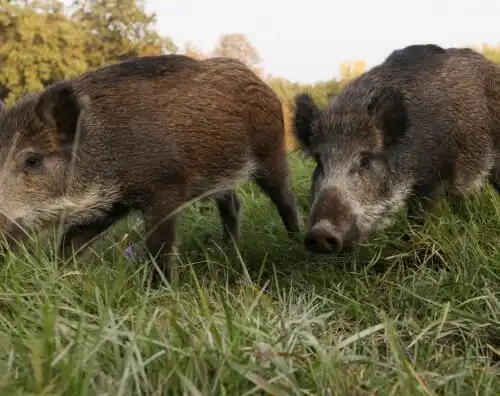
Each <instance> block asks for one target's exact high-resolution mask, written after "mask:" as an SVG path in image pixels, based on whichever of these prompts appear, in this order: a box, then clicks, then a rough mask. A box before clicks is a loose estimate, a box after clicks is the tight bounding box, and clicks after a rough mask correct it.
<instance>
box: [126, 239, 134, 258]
mask: <svg viewBox="0 0 500 396" xmlns="http://www.w3.org/2000/svg"><path fill="white" fill-rule="evenodd" d="M135 246H136V245H135V243H132V244H130V245H128V246H127V247H126V248H125V257H126V258H127V259H128V260H133V259H134V256H135V252H134V250H135Z"/></svg>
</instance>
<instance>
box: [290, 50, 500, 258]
mask: <svg viewBox="0 0 500 396" xmlns="http://www.w3.org/2000/svg"><path fill="white" fill-rule="evenodd" d="M294 130H295V134H296V136H297V138H298V141H299V142H300V143H301V147H302V148H303V150H304V152H306V153H307V154H308V155H309V156H310V157H311V158H313V159H314V160H315V162H316V168H315V169H314V172H313V174H312V186H311V195H310V208H309V215H308V226H307V227H308V228H307V233H306V236H305V240H304V243H305V245H306V247H307V249H308V250H310V251H311V252H316V253H325V254H336V253H339V252H340V251H341V250H342V249H343V248H350V247H352V246H354V245H355V244H356V243H359V242H361V241H365V240H366V239H367V238H368V236H369V235H371V234H372V233H373V232H374V231H377V230H379V231H380V230H382V229H384V228H385V227H387V226H388V225H389V224H390V223H391V222H392V220H393V218H394V216H393V214H394V213H395V212H396V211H398V210H399V209H400V208H403V207H407V208H408V209H409V214H411V215H417V217H418V215H421V214H423V213H424V212H425V211H426V210H427V211H431V210H432V209H433V208H434V204H435V202H436V200H437V199H438V198H440V197H444V196H449V197H454V199H457V198H458V199H463V198H464V197H466V196H467V195H468V194H469V193H470V192H471V191H473V190H475V189H478V188H479V187H480V186H481V185H482V184H483V183H484V182H485V181H488V180H489V181H490V182H492V183H493V185H494V186H495V188H496V189H497V190H499V191H500V156H499V150H500V69H499V67H498V66H497V65H495V64H494V63H493V62H491V61H490V60H488V59H487V58H485V57H484V56H483V55H481V54H479V53H477V52H475V51H473V50H471V49H467V48H449V49H444V48H441V47H439V46H436V45H433V44H427V45H426V44H422V45H414V46H408V47H405V48H402V49H399V50H396V51H394V52H392V53H391V54H390V55H389V56H388V57H387V58H386V60H385V61H384V62H382V63H381V64H379V65H377V66H375V67H373V68H372V69H370V70H368V71H367V72H365V73H364V74H362V75H360V76H359V77H357V78H355V79H354V80H352V81H351V82H350V83H349V84H348V85H347V86H346V87H345V88H344V90H343V91H341V92H340V93H339V94H338V95H337V96H336V97H335V98H333V99H332V100H331V101H330V102H329V103H328V105H327V106H325V107H324V108H319V107H318V106H317V105H316V104H315V103H314V102H313V101H312V99H311V97H310V96H309V95H307V94H299V95H297V97H296V99H295V113H294Z"/></svg>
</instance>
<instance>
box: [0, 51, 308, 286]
mask: <svg viewBox="0 0 500 396" xmlns="http://www.w3.org/2000/svg"><path fill="white" fill-rule="evenodd" d="M284 139H285V136H284V120H283V113H282V106H281V103H280V101H279V99H278V98H277V96H276V94H275V93H274V92H273V91H272V90H271V88H270V87H269V86H268V85H267V84H265V83H264V82H263V81H262V80H261V79H260V78H259V77H258V76H257V75H256V74H254V73H253V72H252V71H251V70H250V69H248V68H247V67H246V66H244V65H243V64H242V63H240V62H239V61H236V60H232V59H228V58H222V57H221V58H212V59H208V60H195V59H192V58H190V57H187V56H183V55H164V56H147V57H141V58H135V59H131V60H127V61H124V62H121V63H117V64H113V65H110V66H107V67H103V68H101V69H99V70H96V71H91V72H87V73H85V74H83V75H80V76H79V77H77V78H74V79H71V80H65V81H59V82H56V83H54V84H53V85H51V86H49V87H47V88H46V89H45V90H43V91H41V92H38V93H35V94H30V95H27V96H26V97H23V98H22V99H21V100H19V101H18V102H17V103H16V104H15V105H14V106H12V107H11V108H8V109H5V108H4V109H3V110H2V112H1V113H0V165H1V167H0V169H1V177H0V213H2V214H3V217H4V221H3V222H2V224H1V225H0V229H2V230H3V231H4V235H5V234H7V235H10V236H12V239H14V240H15V241H18V240H19V238H20V236H19V234H20V229H21V228H22V229H26V228H29V227H31V226H33V225H41V226H44V225H46V224H48V223H49V222H52V221H53V220H54V219H57V218H59V216H61V215H63V214H64V223H63V224H64V235H63V238H62V240H61V244H60V247H59V249H60V254H61V256H62V257H63V258H68V257H70V256H69V254H72V251H73V249H74V250H80V251H81V250H83V249H84V248H85V247H86V246H88V244H89V243H90V242H91V241H92V240H93V239H94V238H95V237H97V236H98V235H100V234H102V233H103V232H104V231H106V230H107V229H108V228H109V227H110V226H111V225H112V224H114V223H115V222H116V221H118V220H119V219H121V218H123V217H124V216H126V215H127V214H129V213H130V212H132V211H137V212H139V213H141V214H142V215H143V216H144V219H145V223H146V227H147V235H148V236H147V238H146V245H147V248H148V250H149V251H150V253H151V254H152V255H154V256H157V263H158V265H159V266H160V267H161V268H162V271H164V273H165V276H166V277H167V279H168V280H171V264H172V258H171V255H170V253H172V252H173V251H174V248H175V242H176V224H177V220H178V217H179V214H180V211H181V209H182V207H183V205H185V204H186V203H187V202H190V201H192V200H196V199H199V198H203V197H205V198H206V197H209V198H213V199H214V200H215V201H216V203H217V206H218V210H219V213H220V217H221V221H222V228H223V235H224V239H225V240H228V239H229V238H230V237H233V238H234V239H235V240H238V237H239V214H240V206H241V205H240V201H239V199H238V197H237V195H236V193H235V188H236V184H237V182H239V181H240V180H244V179H245V178H251V180H253V181H255V182H256V184H257V185H258V186H260V188H261V189H262V190H263V191H264V192H265V193H266V194H267V196H268V197H269V198H270V199H271V200H272V202H273V203H274V205H275V206H276V208H277V209H278V212H279V215H280V216H281V219H282V221H283V223H284V225H285V227H286V229H287V230H288V233H289V235H290V236H293V235H295V234H296V233H299V232H300V225H299V216H298V209H297V205H296V198H295V194H294V192H293V191H292V188H291V185H290V181H289V166H288V160H287V153H286V149H285V144H284ZM162 220H163V222H162ZM16 231H17V232H16ZM157 275H158V274H157Z"/></svg>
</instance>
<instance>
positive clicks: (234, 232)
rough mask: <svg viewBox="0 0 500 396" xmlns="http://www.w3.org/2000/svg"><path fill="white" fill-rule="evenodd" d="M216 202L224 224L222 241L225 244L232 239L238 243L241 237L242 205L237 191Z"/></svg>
mask: <svg viewBox="0 0 500 396" xmlns="http://www.w3.org/2000/svg"><path fill="white" fill-rule="evenodd" d="M215 202H216V204H217V208H218V209H219V215H220V218H221V222H222V239H223V240H224V242H229V241H230V240H231V237H232V238H233V239H234V241H237V240H238V239H239V235H240V212H241V203H240V200H239V199H238V196H237V195H236V191H234V190H233V191H229V192H226V193H224V194H223V195H221V196H218V197H216V198H215Z"/></svg>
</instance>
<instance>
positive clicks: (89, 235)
mask: <svg viewBox="0 0 500 396" xmlns="http://www.w3.org/2000/svg"><path fill="white" fill-rule="evenodd" d="M127 213H128V211H127V210H126V209H125V208H119V209H116V210H115V211H113V212H110V213H108V215H107V216H106V217H103V218H101V219H99V221H96V222H93V223H89V224H81V225H74V226H70V227H69V228H68V229H66V230H65V232H64V234H63V236H62V238H61V242H60V243H59V256H60V257H61V258H62V259H63V260H67V259H69V258H70V257H71V256H72V254H73V251H74V252H75V254H76V255H77V256H80V255H81V254H82V253H83V251H85V250H86V248H87V247H88V246H89V245H90V244H91V243H92V242H93V241H94V240H95V239H97V238H98V237H99V236H100V235H102V234H103V233H104V232H105V231H107V230H108V228H110V227H111V226H112V225H113V224H114V223H116V222H117V221H119V220H121V219H122V218H123V217H125V216H126V214H127Z"/></svg>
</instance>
